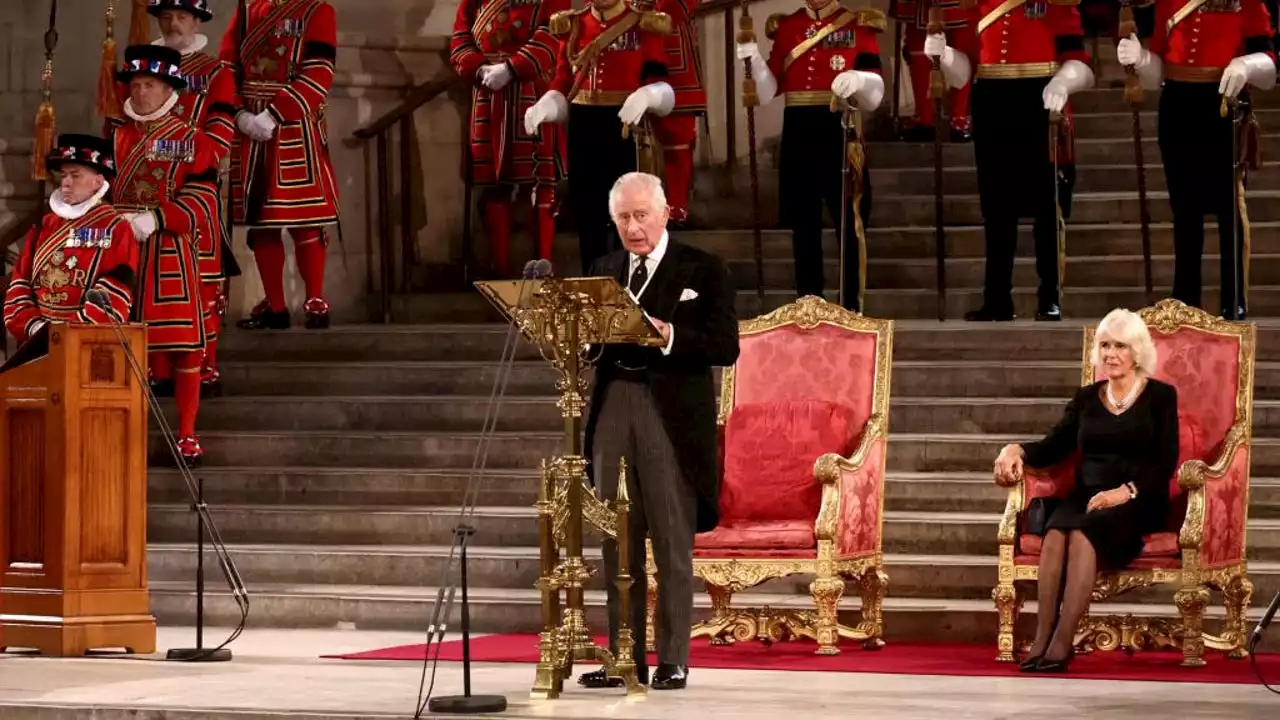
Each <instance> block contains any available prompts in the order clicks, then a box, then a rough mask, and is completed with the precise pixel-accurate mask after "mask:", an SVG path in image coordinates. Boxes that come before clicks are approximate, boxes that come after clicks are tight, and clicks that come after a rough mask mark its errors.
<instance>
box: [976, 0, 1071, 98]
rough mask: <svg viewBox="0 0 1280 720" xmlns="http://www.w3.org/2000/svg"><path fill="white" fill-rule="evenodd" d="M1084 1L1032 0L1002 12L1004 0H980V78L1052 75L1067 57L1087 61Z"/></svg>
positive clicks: (978, 26) (978, 29) (977, 16)
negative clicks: (1081, 6)
mask: <svg viewBox="0 0 1280 720" xmlns="http://www.w3.org/2000/svg"><path fill="white" fill-rule="evenodd" d="M1079 2H1080V0H1029V1H1028V2H1024V3H1022V4H1021V5H1019V6H1018V7H1016V8H1013V9H1011V10H1008V11H1006V12H1004V13H1001V14H999V15H997V14H996V11H997V10H998V9H999V8H1000V6H1001V5H1002V4H1003V1H1002V0H980V2H978V3H977V6H976V7H974V8H973V9H972V10H971V11H970V12H971V13H972V15H971V16H972V18H973V21H974V22H973V25H974V31H975V32H976V34H977V47H978V58H977V60H978V62H977V65H978V68H977V72H976V77H978V78H996V79H1010V78H1027V77H1051V76H1053V75H1054V74H1055V73H1057V72H1058V68H1059V67H1061V66H1062V64H1063V63H1065V62H1067V61H1068V60H1079V61H1080V62H1082V63H1085V64H1086V65H1087V64H1088V63H1089V55H1088V53H1087V52H1085V49H1084V31H1083V30H1082V29H1081V27H1080V10H1079V8H1078V7H1077V6H1078V5H1079Z"/></svg>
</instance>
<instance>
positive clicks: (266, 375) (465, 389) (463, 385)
mask: <svg viewBox="0 0 1280 720" xmlns="http://www.w3.org/2000/svg"><path fill="white" fill-rule="evenodd" d="M498 350H499V352H501V348H499V349H498ZM220 367H221V370H220V371H221V373H222V378H223V384H224V386H225V388H226V392H229V393H234V394H237V395H263V396H293V395H307V394H314V395H329V394H336V395H351V394H369V393H377V394H378V395H383V396H391V395H400V394H414V395H440V396H449V395H459V396H463V395H467V396H476V395H483V396H484V398H485V402H486V403H487V402H488V397H489V393H490V392H491V391H492V388H493V383H494V379H495V378H496V377H497V375H498V364H497V363H496V362H488V363H481V362H408V361H399V362H347V363H340V364H339V363H332V362H328V363H325V362H310V363H308V362H266V361H249V362H240V361H236V362H226V363H222V364H221V365H220ZM507 378H508V379H507V386H506V391H507V394H508V395H512V396H519V395H545V394H546V393H547V392H548V391H549V390H551V389H554V387H555V379H556V373H555V371H554V370H553V369H552V368H551V367H550V366H549V365H548V364H547V363H545V362H542V361H535V360H521V361H518V362H516V363H515V364H514V365H513V366H512V367H511V369H510V371H509V372H508V373H507ZM480 412H481V418H483V417H484V415H483V413H484V408H483V407H481V410H480Z"/></svg>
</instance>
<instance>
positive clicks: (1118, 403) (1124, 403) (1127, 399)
mask: <svg viewBox="0 0 1280 720" xmlns="http://www.w3.org/2000/svg"><path fill="white" fill-rule="evenodd" d="M1141 387H1142V381H1141V380H1135V381H1134V383H1133V387H1131V388H1129V393H1128V394H1127V395H1125V396H1124V399H1123V400H1116V394H1115V392H1114V391H1112V389H1111V388H1112V384H1111V381H1110V380H1108V381H1107V399H1108V400H1110V401H1111V406H1112V407H1114V408H1115V409H1117V410H1123V409H1125V408H1126V407H1128V406H1129V403H1131V402H1133V399H1134V398H1135V397H1137V395H1138V389H1139V388H1141Z"/></svg>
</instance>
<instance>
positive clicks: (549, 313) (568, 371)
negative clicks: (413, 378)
mask: <svg viewBox="0 0 1280 720" xmlns="http://www.w3.org/2000/svg"><path fill="white" fill-rule="evenodd" d="M476 286H477V287H478V288H479V290H480V292H481V293H483V294H484V295H485V297H487V298H489V300H490V302H492V303H493V304H494V305H495V306H496V307H497V308H498V310H500V311H501V312H502V313H503V315H505V316H506V318H507V319H508V320H509V321H510V322H512V323H514V324H515V326H516V327H517V328H518V329H519V330H520V332H521V334H522V335H523V336H524V337H525V339H527V340H528V341H529V342H530V343H532V344H533V345H535V346H536V347H537V348H538V350H539V351H540V352H541V353H542V357H543V359H545V360H547V362H549V363H551V365H552V367H554V368H555V369H556V370H557V371H558V372H559V373H560V378H559V380H557V381H556V390H558V391H559V393H560V400H559V401H558V402H557V403H556V405H557V407H559V408H560V414H561V415H562V416H563V417H564V432H565V447H564V452H565V454H563V455H559V456H557V457H554V458H551V459H550V460H549V461H548V460H543V461H542V466H541V470H542V478H541V487H540V488H539V491H538V504H537V508H538V535H539V556H540V559H541V576H540V577H539V579H538V588H539V590H541V592H542V633H541V635H540V639H539V656H538V670H537V675H536V677H535V679H534V684H533V690H532V695H533V696H534V697H538V698H555V697H558V696H559V695H560V693H561V691H562V690H563V689H564V681H565V678H567V677H569V675H570V673H572V672H573V664H574V662H575V661H592V660H594V661H598V662H600V663H601V664H602V665H604V667H605V670H606V672H608V674H609V675H610V676H612V677H620V678H622V679H623V681H624V682H625V683H626V687H627V694H628V695H631V694H639V693H643V692H644V691H645V688H644V686H643V685H641V684H640V682H639V680H638V678H637V676H636V662H635V657H634V656H633V651H632V647H633V644H634V640H633V638H632V635H631V628H630V627H628V626H627V618H629V617H630V609H629V607H628V605H629V600H628V594H627V589H628V587H629V586H630V585H631V568H630V567H629V565H628V559H627V551H626V549H625V548H626V543H627V540H628V538H627V514H628V512H629V506H630V503H629V500H628V497H627V483H626V462H625V458H624V459H623V463H622V464H621V466H620V467H621V469H620V471H619V478H618V497H617V499H616V500H615V501H614V502H613V503H611V504H606V503H604V502H602V501H601V500H600V499H599V498H598V497H597V496H596V494H595V492H594V491H593V490H592V488H591V487H590V486H588V485H587V473H586V469H587V458H585V457H583V455H582V443H583V438H582V410H583V408H585V407H586V404H587V403H586V400H585V395H586V391H587V381H586V378H585V377H583V375H584V371H585V370H586V368H588V367H590V366H591V365H592V364H593V363H594V362H595V361H596V360H598V359H599V351H600V350H601V346H602V345H607V344H615V343H635V344H641V345H649V346H657V347H660V346H661V345H662V343H663V340H662V334H661V333H659V332H658V330H657V328H655V327H654V326H653V324H652V323H650V322H649V319H648V317H647V316H646V315H645V314H644V311H643V310H642V309H641V308H640V306H639V305H638V304H636V302H635V300H634V299H632V297H631V295H630V293H628V292H627V290H626V289H624V288H623V287H622V285H620V284H619V283H618V281H617V280H615V279H613V278H610V277H590V278H563V279H559V278H547V279H534V280H502V281H488V282H478V283H476ZM584 517H585V518H586V519H587V521H588V522H590V523H591V524H592V525H593V526H595V527H596V528H598V529H599V530H600V531H601V532H602V533H604V534H606V535H608V536H612V537H614V538H615V539H616V540H617V543H618V548H619V551H618V577H617V578H616V579H615V582H616V583H617V585H618V594H619V597H620V599H621V602H622V607H621V611H620V612H619V617H620V618H621V625H620V626H619V628H618V634H617V635H618V641H617V645H618V655H617V657H614V655H613V654H612V653H611V652H610V651H609V649H608V648H605V647H600V646H598V645H596V644H595V643H594V642H593V641H592V637H591V632H590V631H589V629H588V628H587V621H586V615H585V612H584V610H583V587H584V586H585V584H586V580H587V578H589V577H590V575H591V569H590V568H589V567H587V565H586V563H585V562H583V560H582V531H583V528H582V519H583V518H584ZM561 549H563V550H564V557H563V558H562V557H561V552H560V551H561ZM562 589H563V590H564V597H563V604H562V600H561V596H560V591H561V590H562Z"/></svg>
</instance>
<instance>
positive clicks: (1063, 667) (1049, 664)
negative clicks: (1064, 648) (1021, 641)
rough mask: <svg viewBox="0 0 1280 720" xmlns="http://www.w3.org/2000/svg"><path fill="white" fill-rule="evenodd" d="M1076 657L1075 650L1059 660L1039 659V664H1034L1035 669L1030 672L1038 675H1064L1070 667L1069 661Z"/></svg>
mask: <svg viewBox="0 0 1280 720" xmlns="http://www.w3.org/2000/svg"><path fill="white" fill-rule="evenodd" d="M1075 656H1076V653H1075V650H1072V651H1071V652H1069V653H1067V656H1066V657H1064V658H1062V659H1061V660H1049V659H1048V658H1043V657H1042V658H1040V662H1038V663H1036V668H1035V670H1033V671H1032V672H1038V673H1046V674H1051V673H1065V672H1066V671H1067V668H1068V667H1070V666H1071V660H1072V659H1073V658H1074V657H1075Z"/></svg>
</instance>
